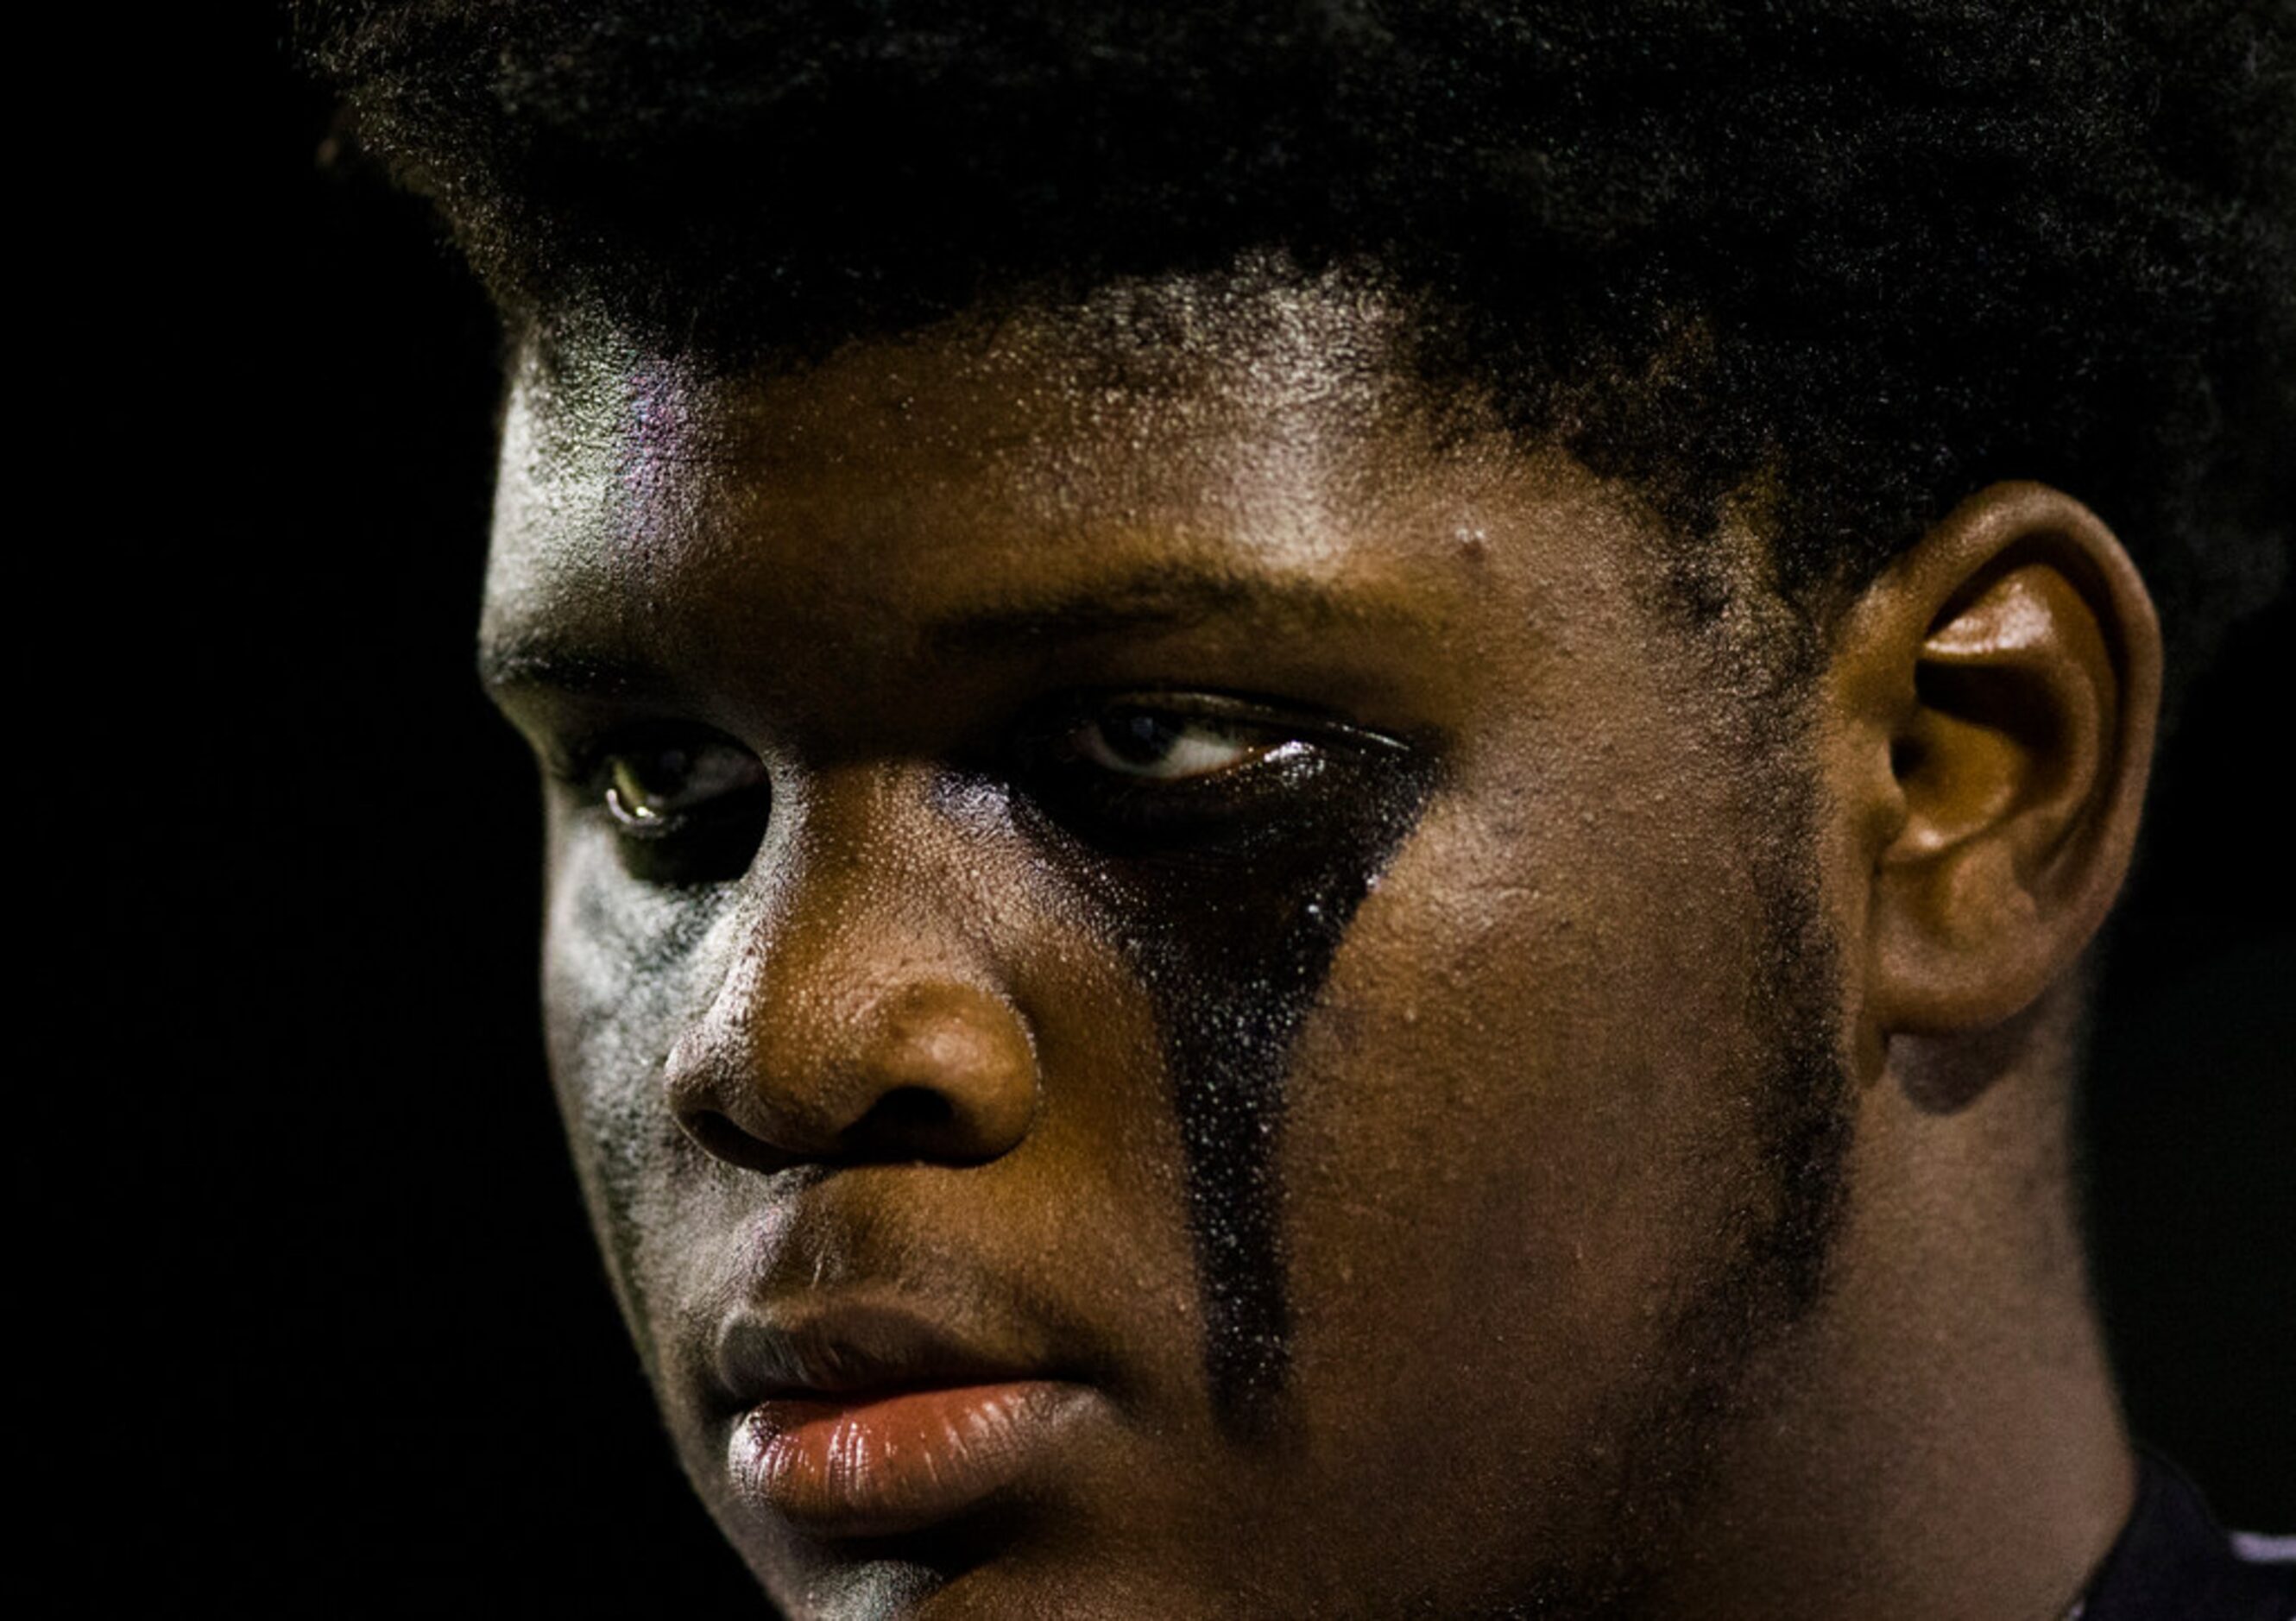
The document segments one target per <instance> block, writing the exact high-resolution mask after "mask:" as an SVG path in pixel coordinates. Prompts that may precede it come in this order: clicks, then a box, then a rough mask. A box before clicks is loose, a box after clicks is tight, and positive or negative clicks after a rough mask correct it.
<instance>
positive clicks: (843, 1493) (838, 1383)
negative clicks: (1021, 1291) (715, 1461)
mask: <svg viewBox="0 0 2296 1621" xmlns="http://www.w3.org/2000/svg"><path fill="white" fill-rule="evenodd" d="M717 1363H718V1372H719V1378H720V1380H721V1383H722V1384H723V1386H724V1388H726V1391H727V1392H729V1393H730V1394H731V1396H733V1399H734V1406H735V1408H736V1410H737V1412H738V1413H739V1416H738V1417H737V1418H736V1419H735V1420H734V1427H733V1433H732V1436H731V1437H730V1438H729V1440H728V1442H727V1445H726V1466H727V1470H728V1472H729V1474H730V1475H731V1477H732V1479H733V1483H734V1487H735V1489H736V1491H737V1492H738V1493H739V1494H740V1495H741V1496H742V1498H744V1499H745V1500H747V1501H748V1502H751V1503H752V1504H754V1505H756V1506H757V1507H758V1508H760V1509H762V1510H766V1511H767V1512H768V1513H771V1514H773V1515H775V1516H776V1517H778V1518H780V1519H783V1520H786V1521H787V1522H789V1523H790V1524H791V1526H793V1527H796V1528H798V1529H799V1530H801V1531H803V1532H805V1533H807V1534H808V1535H814V1536H816V1537H823V1538H828V1539H837V1540H841V1539H846V1538H859V1537H873V1536H892V1535H901V1534H903V1533H906V1532H912V1531H917V1530H922V1529H923V1528H925V1527H930V1526H933V1525H937V1524H939V1523H940V1522H942V1521H944V1520H947V1519H953V1518H955V1517H956V1516H958V1515H960V1514H963V1513H965V1512H966V1511H968V1510H972V1509H973V1508H975V1507H978V1506H980V1505H982V1504H984V1503H986V1502H988V1501H990V1500H992V1499H994V1498H996V1497H999V1496H1001V1495H1003V1494H1006V1493H1008V1492H1009V1491H1011V1490H1012V1489H1013V1488H1015V1487H1017V1486H1021V1484H1022V1483H1023V1482H1024V1481H1025V1480H1027V1479H1028V1478H1030V1477H1032V1476H1036V1475H1039V1474H1041V1473H1043V1472H1044V1471H1045V1470H1047V1469H1049V1468H1050V1467H1051V1466H1052V1463H1053V1461H1054V1457H1055V1455H1056V1454H1057V1453H1059V1452H1060V1451H1061V1450H1062V1447H1063V1445H1064V1443H1065V1441H1066V1439H1067V1437H1068V1435H1069V1432H1070V1431H1071V1430H1072V1429H1075V1428H1076V1426H1077V1425H1078V1423H1079V1422H1080V1421H1082V1420H1085V1418H1086V1417H1087V1413H1088V1412H1089V1411H1090V1410H1091V1409H1093V1408H1094V1407H1095V1406H1097V1405H1099V1404H1100V1400H1101V1398H1100V1397H1099V1396H1098V1394H1097V1393H1096V1392H1095V1390H1094V1389H1093V1388H1091V1387H1089V1386H1087V1385H1085V1384H1083V1383H1080V1382H1078V1381H1077V1380H1075V1379H1070V1378H1065V1377H1061V1376H1058V1375H1057V1374H1055V1373H1054V1372H1053V1371H1051V1370H1050V1369H1048V1368H1047V1366H1046V1363H1044V1361H1043V1360H1042V1359H1041V1358H1037V1357H1032V1356H1030V1355H1028V1354H1027V1353H1026V1352H1022V1351H1018V1350H1014V1349H1011V1348H1007V1347H994V1346H988V1345H983V1344H980V1343H977V1342H972V1341H968V1340H967V1339H965V1338H964V1337H963V1336H961V1335H959V1334H957V1333H955V1332H954V1331H952V1330H948V1329H947V1328H944V1327H943V1326H941V1325H939V1324H938V1323H935V1322H931V1321H930V1320H927V1319H925V1318H922V1317H919V1316H916V1315H913V1314H909V1313H907V1312H906V1311H902V1310H899V1309H889V1308H885V1307H880V1306H843V1307H837V1308H832V1309H828V1310H824V1311H808V1312H807V1313H804V1314H801V1315H796V1314H792V1315H788V1316H783V1315H779V1314H774V1315H769V1316H767V1318H765V1319H764V1320H762V1321H761V1320H758V1319H756V1318H750V1317H742V1318H738V1319H736V1320H735V1321H734V1322H733V1323H732V1324H731V1325H729V1326H728V1328H727V1329H726V1331H725V1332H724V1334H723V1335H722V1336H721V1337H720V1339H719V1343H718V1355H717Z"/></svg>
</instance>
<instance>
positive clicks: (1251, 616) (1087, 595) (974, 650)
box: [922, 569, 1413, 658]
mask: <svg viewBox="0 0 2296 1621" xmlns="http://www.w3.org/2000/svg"><path fill="white" fill-rule="evenodd" d="M1383 606H1384V605H1383V604H1374V603H1372V602H1365V601H1361V600H1358V599H1355V598H1350V597H1349V596H1346V595H1344V594H1341V593H1338V592H1335V591H1334V590H1333V588H1332V587H1331V586H1330V585H1326V584H1324V583H1323V582H1321V581H1318V580H1312V579H1303V578H1268V577H1253V576H1251V575H1238V574H1228V573H1218V572H1205V571H1199V570H1194V569H1153V570H1149V571H1146V572H1143V573H1140V574H1135V575H1128V576H1125V577H1120V578H1119V579H1116V580H1114V581H1107V582H1098V583H1095V584H1093V585H1087V586H1082V587H1079V588H1078V589H1076V590H1073V591H1070V592H1067V593H1063V594H1059V595H1055V596H1050V597H1046V598H1044V599H1042V600H1040V601H1037V602H1023V603H1017V604H1013V605H1009V606H1006V605H998V606H994V607H981V608H974V609H968V610H964V611H962V612H959V613H955V614H952V615H949V616H948V617H947V618H943V619H940V620H938V621H936V622H934V623H931V624H930V625H928V626H926V627H925V629H924V632H923V635H922V641H923V643H924V645H925V647H926V648H927V649H928V650H929V651H931V652H932V653H935V654H939V655H942V656H947V657H955V658H964V657H977V656H980V655H984V654H992V653H996V652H999V651H1005V650H1007V649H1011V648H1015V647H1023V648H1026V647H1037V646H1042V645H1044V644H1046V643H1059V642H1078V641H1087V640H1090V639H1092V638H1095V637H1100V636H1109V635H1115V634H1123V633H1138V632H1144V631H1174V630H1185V629H1187V628H1188V627H1190V626H1196V625H1201V624H1204V623H1206V622H1208V621H1211V620H1217V619H1228V620H1239V621H1242V622H1244V623H1246V624H1253V625H1261V626H1266V627H1267V628H1268V629H1271V630H1276V629H1284V630H1292V631H1307V632H1317V631H1330V630H1336V629H1339V628H1341V627H1342V626H1357V625H1365V624H1375V625H1397V626H1400V625H1405V624H1409V623H1411V622H1413V616H1411V615H1410V614H1407V613H1405V612H1401V611H1398V610H1393V609H1387V610H1385V611H1382V607H1383Z"/></svg>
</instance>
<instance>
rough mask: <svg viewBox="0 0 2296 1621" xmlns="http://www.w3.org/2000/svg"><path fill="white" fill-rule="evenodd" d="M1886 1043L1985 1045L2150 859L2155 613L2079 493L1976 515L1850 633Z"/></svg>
mask: <svg viewBox="0 0 2296 1621" xmlns="http://www.w3.org/2000/svg"><path fill="white" fill-rule="evenodd" d="M1833 674H1834V678H1835V680H1836V681H1837V683H1838V686H1837V689H1836V697H1837V698H1838V699H1839V700H1841V703H1842V704H1843V706H1844V707H1843V708H1839V709H1837V711H1836V713H1837V715H1846V716H1848V718H1849V725H1848V727H1847V729H1846V731H1845V732H1844V733H1842V734H1841V741H1843V742H1844V743H1845V745H1846V749H1847V756H1846V770H1845V776H1846V786H1847V788H1848V792H1849V797H1850V798H1851V799H1852V801H1853V802H1858V801H1862V805H1861V808H1862V811H1863V815H1861V816H1860V817H1859V818H1858V822H1857V825H1859V826H1861V827H1863V828H1864V829H1865V830H1866V837H1865V842H1864V845H1863V847H1862V849H1861V850H1860V853H1859V860H1860V862H1861V864H1862V868H1863V870H1864V872H1866V883H1867V885H1868V901H1867V920H1866V921H1867V929H1866V963H1865V965H1864V967H1865V979H1866V985H1865V998H1864V1000H1865V1007H1866V1019H1867V1021H1868V1023H1869V1025H1871V1026H1872V1027H1874V1031H1875V1034H1877V1035H1880V1036H1889V1035H1893V1034H1900V1033H1903V1034H1911V1035H1931V1036H1938V1035H1947V1034H1952V1033H1956V1032H1964V1031H1971V1030H1978V1029H1982V1028H1986V1027H1990V1026H1992V1025H1996V1024H1998V1023H2000V1022H2001V1021H2003V1020H2005V1019H2008V1018H2010V1017H2011V1016H2013V1015H2014V1014H2015V1013H2017V1012H2019V1011H2021V1010H2022V1009H2023V1008H2025V1007H2026V1006H2027V1005H2028V1004H2030V1003H2031V1002H2033V1001H2034V999H2035V998H2037V997H2038V996H2039V995H2040V994H2041V993H2042V991H2043V990H2045V989H2046V987H2048V986H2049V985H2050V984H2051V982H2053V981H2054V980H2055V979H2056V978H2058V977H2059V976H2060V975H2062V973H2064V972H2065V971H2066V970H2068V969H2069V968H2070V967H2071V965H2072V964H2073V962H2075V961H2076V960H2077V959H2078V958H2079V955H2080V954H2081V952H2082V950H2083V948H2084V947H2085V946H2087V944H2088V941H2089V939H2090V938H2091V937H2093V936H2094V935H2095V931H2096V929H2097V927H2098V925H2099V924H2100V923H2102V922H2103V919H2104V916H2105V913H2106V912H2107V911H2108V910H2109V909H2110V908H2111V906H2112V901H2113V898H2114V896H2116V895H2118V893H2119V892H2120V885H2121V881H2122V879H2123V878H2124V877H2125V876H2126V874H2127V872H2128V861H2129V857H2130V855H2131V853H2132V851H2133V850H2134V848H2135V845H2136V825H2137V820H2138V816H2139V814H2140V812H2141V810H2142V808H2143V800H2144V782H2145V777H2146V774H2147V773H2148V771H2149V769H2150V766H2151V761H2152V754H2153V727H2154V720H2155V714H2156V711H2157V709H2158V706H2159V692H2160V678H2161V640H2160V632H2159V628H2158V625H2157V622H2156V620H2155V618H2154V616H2153V607H2152V602H2151V600H2150V598H2149V597H2148V596H2147V595H2146V594H2145V591H2144V583H2143V581H2142V580H2141V579H2140V578H2139V577H2138V576H2137V574H2136V569H2135V567H2134V565H2132V564H2131V563H2130V562H2129V561H2128V555H2127V553H2124V552H2123V551H2122V550H2121V548H2120V544H2119V543H2118V542H2117V541H2116V540H2115V539H2114V538H2113V536H2112V533H2111V531H2110V530H2108V529H2107V528H2105V526H2104V525H2103V522H2102V521H2101V520H2098V519H2097V517H2096V516H2095V514H2094V513H2093V512H2089V511H2088V509H2087V508H2086V507H2084V506H2082V505H2081V504H2080V503H2079V502H2077V501H2075V500H2073V499H2072V498H2071V496H2069V495H2064V494H2063V493H2062V491H2058V490H2055V489H2051V488H2048V487H2045V486H2040V485H2032V484H2003V485H1996V486H1993V487H1990V488H1988V489H1986V490H1984V491H1982V492H1980V493H1979V494H1978V495H1974V496H1972V497H1971V498H1970V499H1969V500H1968V501H1966V502H1964V503H1962V504H1961V505H1960V506H1958V507H1956V509H1955V510H1954V511H1953V512H1952V513H1951V514H1949V515H1948V517H1947V518H1946V519H1945V520H1944V521H1943V522H1941V523H1939V525H1938V526H1937V527H1936V528H1933V529H1932V530H1931V532H1930V533H1929V534H1928V535H1927V536H1924V537H1923V540H1922V541H1921V542H1920V543H1919V544H1917V545H1916V546H1915V547H1914V548H1913V550H1912V551H1910V552H1909V553H1907V554H1906V555H1905V556H1904V557H1903V558H1901V559H1899V560H1898V563H1897V564H1896V565H1895V566H1893V567H1892V569H1890V571H1889V573H1887V574H1886V575H1884V576H1883V577H1882V578H1881V579H1880V580H1878V581H1877V582H1875V584H1874V585H1873V586H1872V587H1871V588H1870V589H1869V590H1868V591H1867V592H1866V594H1865V595H1864V596H1863V597H1862V598H1861V599H1860V600H1859V602H1857V605H1856V606H1855V608H1853V610H1851V611H1850V613H1849V615H1848V616H1847V617H1846V618H1845V619H1844V622H1843V626H1842V630H1841V634H1840V636H1839V637H1838V639H1837V643H1836V656H1835V659H1834V660H1833Z"/></svg>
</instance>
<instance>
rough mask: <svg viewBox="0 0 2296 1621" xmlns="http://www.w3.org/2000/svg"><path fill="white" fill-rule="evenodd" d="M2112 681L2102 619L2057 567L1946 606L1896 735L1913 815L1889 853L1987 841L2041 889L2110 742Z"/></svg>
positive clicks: (1924, 855) (1899, 855)
mask: <svg viewBox="0 0 2296 1621" xmlns="http://www.w3.org/2000/svg"><path fill="white" fill-rule="evenodd" d="M2115 685H2116V683H2115V681H2114V679H2113V674H2112V655H2111V652H2110V650H2109V649H2108V647H2107V646H2106V643H2105V640H2104V636H2103V632H2102V631H2101V630H2100V629H2099V628H2098V626H2097V623H2096V618H2095V614H2094V613H2093V612H2092V611H2090V610H2089V608H2088V606H2087V603H2086V602H2083V601H2082V599H2081V598H2080V596H2079V594H2078V593H2077V592H2076V591H2075V590H2074V589H2073V587H2072V585H2071V584H2070V583H2069V582H2068V581H2067V580H2066V579H2065V577H2064V576H2063V575H2062V574H2061V573H2059V572H2057V571H2056V570H2055V569H2051V568H2049V567H2047V566H2046V565H2042V564H2029V565H2027V566H2025V567H2022V568H2019V569H2013V570H2010V571H2008V572H2006V573H2004V574H2002V575H2000V576H1998V577H1995V578H1993V579H1992V580H1991V581H1989V583H1988V584H1987V585H1986V586H1985V587H1984V589H1983V590H1982V591H1981V592H1980V593H1978V594H1976V595H1975V596H1974V597H1973V598H1972V600H1970V601H1969V602H1966V603H1965V604H1963V605H1960V606H1957V607H1955V608H1952V609H1949V610H1948V613H1947V615H1946V616H1945V617H1944V618H1943V619H1942V621H1941V622H1940V624H1939V626H1937V627H1936V628H1935V629H1934V630H1933V631H1932V632H1931V634H1930V635H1929V636H1928V637H1926V638H1925V639H1924V640H1923V643H1922V649H1921V654H1920V661H1919V663H1918V664H1917V665H1916V666H1915V673H1914V692H1915V705H1914V708H1913V711H1912V713H1911V715H1910V716H1908V717H1907V724H1906V727H1905V729H1904V731H1903V732H1902V733H1900V735H1899V736H1898V738H1897V739H1896V740H1894V747H1893V760H1894V763H1895V765H1896V766H1897V769H1898V777H1899V782H1900V784H1901V787H1902V789H1903V791H1904V792H1905V795H1906V798H1907V810H1908V813H1909V815H1908V821H1907V827H1906V830H1905V831H1904V833H1903V834H1902V835H1901V836H1900V838H1899V839H1898V843H1897V844H1896V845H1895V846H1893V847H1892V848H1891V850H1890V852H1889V856H1888V857H1887V859H1889V860H1891V861H1895V862H1905V861H1914V860H1931V859H1937V858H1939V857H1940V856H1946V855H1947V854H1948V852H1950V851H1952V850H1954V849H1955V848H1956V847H1959V846H1964V845H1967V844H1970V843H1971V842H1972V841H1976V840H1981V841H1984V843H1985V846H1986V849H1985V852H1984V853H1985V856H1986V857H1987V860H1986V863H1985V864H1987V865H1989V866H1994V867H1997V866H1999V864H2000V863H1999V862H1998V860H1997V859H1994V858H1995V857H1997V856H2007V857H2008V859H2009V868H2010V875H2011V876H2012V877H2013V880H2014V881H2015V882H2016V883H2017V884H2018V885H2019V886H2020V887H2021V888H2024V889H2026V890H2028V891H2029V892H2030V891H2031V890H2033V889H2034V888H2036V887H2037V886H2039V885H2044V884H2046V882H2047V881H2048V871H2049V867H2050V864H2051V863H2052V861H2053V860H2054V857H2055V856H2057V854H2058V853H2059V852H2060V851H2061V850H2062V847H2063V846H2064V843H2065V840H2066V839H2068V838H2069V837H2071V836H2072V835H2073V834H2075V833H2076V832H2077V831H2079V828H2080V826H2081V825H2082V821H2083V813H2084V811H2085V810H2086V809H2087V806H2088V802H2089V799H2090V797H2091V793H2092V791H2093V790H2094V789H2095V785H2096V782H2097V777H2098V774H2099V773H2100V771H2102V770H2103V769H2104V767H2105V765H2106V764H2107V757H2108V756H2109V755H2110V753H2111V751H2112V746H2113V734H2114V732H2115V729H2116V723H2117V718H2118V717H2117V714H2116V711H2117V709H2118V707H2119V705H2118V701H2117V694H2116V692H2115V690H2114V689H2115ZM1971 853H1972V854H1975V853H1976V852H1974V851H1972V852H1971Z"/></svg>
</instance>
